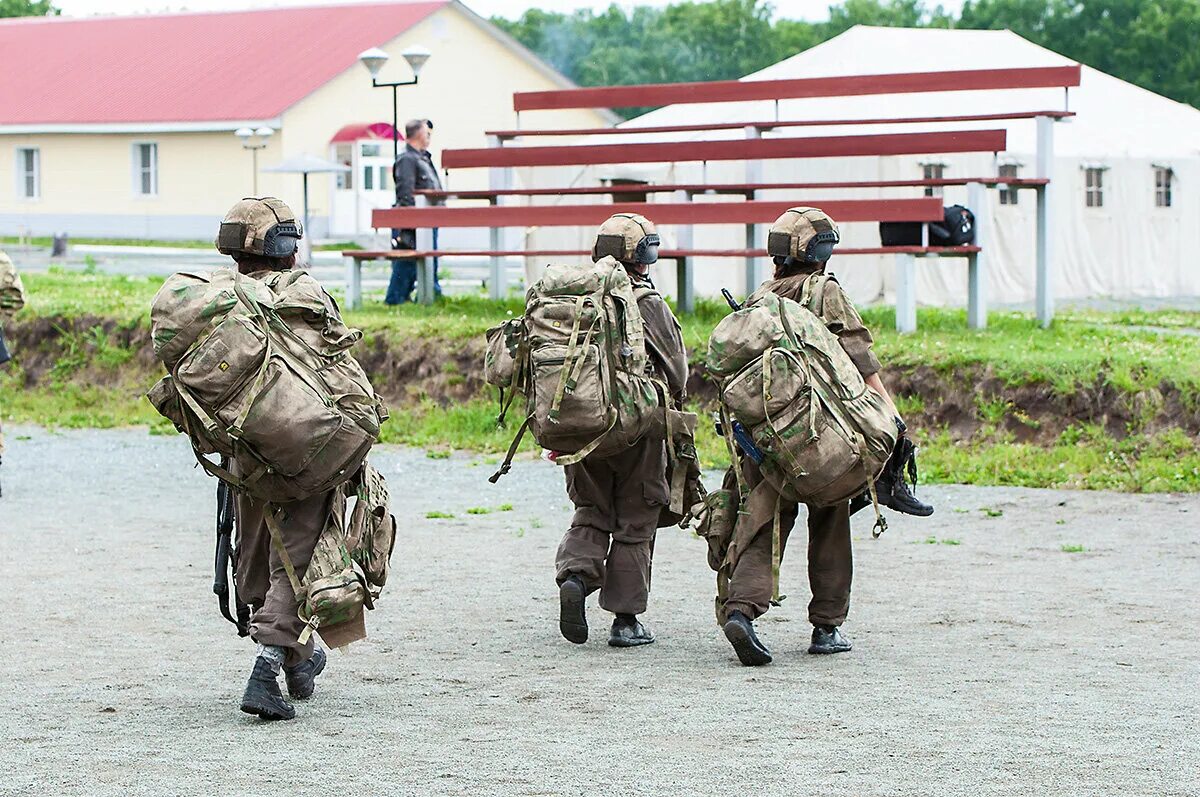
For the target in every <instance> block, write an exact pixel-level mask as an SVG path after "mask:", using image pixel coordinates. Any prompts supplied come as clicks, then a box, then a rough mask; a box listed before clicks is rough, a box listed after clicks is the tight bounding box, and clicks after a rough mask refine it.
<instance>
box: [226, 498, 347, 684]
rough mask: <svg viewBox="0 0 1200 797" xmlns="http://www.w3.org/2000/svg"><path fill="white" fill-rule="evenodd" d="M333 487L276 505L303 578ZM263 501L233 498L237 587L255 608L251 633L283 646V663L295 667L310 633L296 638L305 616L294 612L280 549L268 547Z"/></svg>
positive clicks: (306, 652)
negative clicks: (277, 550)
mask: <svg viewBox="0 0 1200 797" xmlns="http://www.w3.org/2000/svg"><path fill="white" fill-rule="evenodd" d="M332 497H333V493H332V492H328V493H323V494H321V495H316V496H313V497H311V498H306V499H304V500H302V501H293V502H291V503H287V504H280V508H281V509H282V512H283V514H282V515H281V516H280V523H279V526H280V529H281V531H282V537H283V547H284V548H285V549H286V550H287V553H288V557H289V558H290V559H291V560H292V566H293V567H295V568H296V573H297V575H298V576H300V577H301V578H302V577H303V576H304V571H305V570H306V569H308V562H309V560H310V559H312V553H313V549H314V548H315V547H316V545H317V538H318V537H320V536H321V532H322V530H324V528H325V521H326V519H327V518H328V517H329V502H330V500H331V499H332ZM265 510H266V504H264V503H262V502H260V501H255V500H253V499H251V498H247V497H245V496H242V497H239V498H238V501H237V589H238V594H239V596H240V597H241V599H242V600H244V601H245V602H246V603H248V604H249V605H250V606H251V607H253V609H254V613H253V614H251V615H250V638H251V639H253V640H254V641H255V642H258V643H259V644H261V645H277V646H279V647H281V648H283V649H284V650H285V651H286V659H285V660H284V664H285V665H286V666H288V667H293V666H295V665H297V664H299V663H300V662H302V661H305V660H307V659H308V658H309V657H310V656H311V655H312V651H313V641H312V639H311V638H310V639H309V640H308V641H307V642H305V643H304V644H303V645H301V644H300V642H299V637H300V632H301V631H303V630H304V621H303V620H301V619H300V617H299V615H298V614H297V610H298V608H299V603H298V602H297V601H296V593H295V592H294V591H293V590H292V583H291V581H290V580H288V576H287V571H286V570H284V568H283V562H282V561H281V560H280V558H279V554H278V553H276V551H275V549H274V548H273V547H272V546H271V533H270V531H268V529H267V524H266V521H264V520H263V512H264V511H265Z"/></svg>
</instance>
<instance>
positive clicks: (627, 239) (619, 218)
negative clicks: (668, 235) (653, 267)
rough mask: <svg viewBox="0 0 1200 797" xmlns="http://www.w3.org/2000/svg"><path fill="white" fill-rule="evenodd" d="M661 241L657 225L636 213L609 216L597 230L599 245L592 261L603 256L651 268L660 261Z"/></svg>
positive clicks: (594, 248)
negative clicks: (651, 265)
mask: <svg viewBox="0 0 1200 797" xmlns="http://www.w3.org/2000/svg"><path fill="white" fill-rule="evenodd" d="M661 244H662V239H661V238H659V237H658V228H657V227H655V226H654V222H652V221H650V220H649V219H648V218H646V217H645V216H640V215H638V214H637V213H617V214H616V215H614V216H609V218H608V220H607V221H605V222H604V223H603V224H601V225H600V229H599V230H597V231H596V243H595V244H594V245H593V246H592V261H593V262H595V261H597V260H599V259H600V258H602V257H615V258H616V259H617V260H620V261H621V262H622V263H638V264H641V265H644V266H648V265H650V264H651V263H654V262H655V261H657V260H658V249H657V248H656V247H658V246H660V245H661Z"/></svg>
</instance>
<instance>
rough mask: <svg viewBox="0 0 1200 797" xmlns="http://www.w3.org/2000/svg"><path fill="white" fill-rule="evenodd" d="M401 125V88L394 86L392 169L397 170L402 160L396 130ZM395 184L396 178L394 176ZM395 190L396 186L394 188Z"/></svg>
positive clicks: (398, 132)
mask: <svg viewBox="0 0 1200 797" xmlns="http://www.w3.org/2000/svg"><path fill="white" fill-rule="evenodd" d="M398 124H400V88H399V87H398V86H392V168H393V169H395V168H396V161H398V160H400V131H399V130H397V129H396V125H398ZM393 182H395V178H394V176H393ZM393 188H394V186H393Z"/></svg>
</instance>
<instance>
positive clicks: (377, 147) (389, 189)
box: [331, 139, 396, 235]
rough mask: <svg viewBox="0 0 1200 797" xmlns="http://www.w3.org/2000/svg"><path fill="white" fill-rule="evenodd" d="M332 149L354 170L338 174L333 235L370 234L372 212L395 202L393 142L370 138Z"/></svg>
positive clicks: (343, 143) (335, 185)
mask: <svg viewBox="0 0 1200 797" xmlns="http://www.w3.org/2000/svg"><path fill="white" fill-rule="evenodd" d="M332 149H333V159H334V160H335V161H337V162H338V163H341V164H342V165H344V166H349V167H350V171H348V172H342V173H340V174H338V175H336V176H335V183H334V201H333V213H332V219H331V225H332V231H331V234H334V235H369V234H370V233H371V232H372V229H371V211H372V210H375V209H377V208H389V207H391V206H392V203H393V202H394V201H395V197H396V192H395V188H394V187H393V186H392V143H391V142H390V141H380V140H378V139H375V140H370V139H368V140H358V141H354V142H338V143H336V144H334V145H333V148H332Z"/></svg>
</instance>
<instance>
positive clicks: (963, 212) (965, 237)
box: [879, 205, 975, 246]
mask: <svg viewBox="0 0 1200 797" xmlns="http://www.w3.org/2000/svg"><path fill="white" fill-rule="evenodd" d="M879 241H880V243H881V244H882V245H883V246H920V245H921V222H919V221H881V222H879ZM974 242H975V214H974V213H972V212H971V211H970V210H968V209H967V208H964V207H963V206H962V205H950V206H949V207H947V208H944V209H943V211H942V223H941V224H938V223H937V222H933V223H931V224H930V225H929V245H930V246H965V245H967V244H970V243H974Z"/></svg>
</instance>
